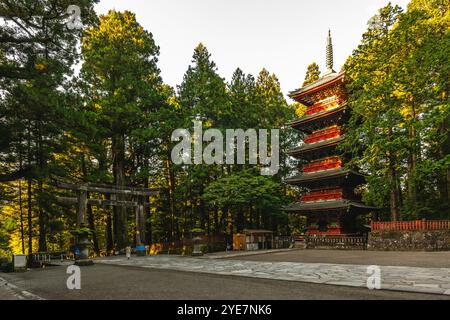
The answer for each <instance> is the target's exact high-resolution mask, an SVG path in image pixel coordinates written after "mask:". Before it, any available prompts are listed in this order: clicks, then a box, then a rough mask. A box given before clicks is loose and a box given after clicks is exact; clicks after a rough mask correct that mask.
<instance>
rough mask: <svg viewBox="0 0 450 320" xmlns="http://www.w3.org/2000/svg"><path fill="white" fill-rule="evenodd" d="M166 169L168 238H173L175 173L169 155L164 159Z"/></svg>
mask: <svg viewBox="0 0 450 320" xmlns="http://www.w3.org/2000/svg"><path fill="white" fill-rule="evenodd" d="M166 171H167V183H168V190H167V192H168V194H167V197H168V200H169V210H170V240H171V241H173V240H174V239H175V229H177V228H176V227H175V223H176V221H175V219H176V218H175V174H174V172H173V163H172V161H171V160H170V155H168V159H167V160H166ZM178 238H179V237H178Z"/></svg>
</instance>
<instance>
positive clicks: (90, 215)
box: [87, 193, 100, 256]
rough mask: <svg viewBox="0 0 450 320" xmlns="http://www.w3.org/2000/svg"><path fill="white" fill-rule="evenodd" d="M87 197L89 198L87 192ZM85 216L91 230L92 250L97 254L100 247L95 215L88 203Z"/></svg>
mask: <svg viewBox="0 0 450 320" xmlns="http://www.w3.org/2000/svg"><path fill="white" fill-rule="evenodd" d="M88 199H89V193H88ZM87 216H88V223H89V229H91V231H92V242H93V243H94V252H95V254H97V256H98V255H99V254H100V248H99V246H98V238H97V231H96V229H95V217H94V213H93V212H92V206H91V205H90V204H88V205H87Z"/></svg>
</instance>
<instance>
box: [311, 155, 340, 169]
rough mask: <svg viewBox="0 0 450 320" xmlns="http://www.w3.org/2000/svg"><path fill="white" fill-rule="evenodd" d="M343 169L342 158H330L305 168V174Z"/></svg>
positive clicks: (312, 163)
mask: <svg viewBox="0 0 450 320" xmlns="http://www.w3.org/2000/svg"><path fill="white" fill-rule="evenodd" d="M340 167H342V161H341V159H340V157H329V158H326V159H323V160H319V161H314V162H311V163H308V164H306V165H304V166H303V173H313V172H318V171H324V170H331V169H336V168H340Z"/></svg>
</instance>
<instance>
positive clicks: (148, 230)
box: [144, 179, 153, 246]
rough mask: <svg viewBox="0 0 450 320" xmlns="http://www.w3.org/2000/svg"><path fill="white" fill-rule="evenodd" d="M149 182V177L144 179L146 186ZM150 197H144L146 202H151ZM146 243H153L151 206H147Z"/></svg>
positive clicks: (145, 186)
mask: <svg viewBox="0 0 450 320" xmlns="http://www.w3.org/2000/svg"><path fill="white" fill-rule="evenodd" d="M148 187H149V184H148V179H145V180H144V188H148ZM149 202H150V200H149V197H144V203H149ZM144 210H145V244H146V245H149V246H150V245H151V244H152V237H153V234H152V220H151V218H152V216H151V209H150V207H149V206H146V207H145V209H144Z"/></svg>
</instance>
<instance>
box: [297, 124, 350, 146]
mask: <svg viewBox="0 0 450 320" xmlns="http://www.w3.org/2000/svg"><path fill="white" fill-rule="evenodd" d="M341 135H342V130H341V128H340V127H338V126H332V127H330V128H326V129H323V130H319V131H316V132H313V133H312V134H310V135H309V136H307V137H306V138H305V140H304V142H305V143H316V142H320V141H324V140H328V139H333V138H337V137H340V136H341Z"/></svg>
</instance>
